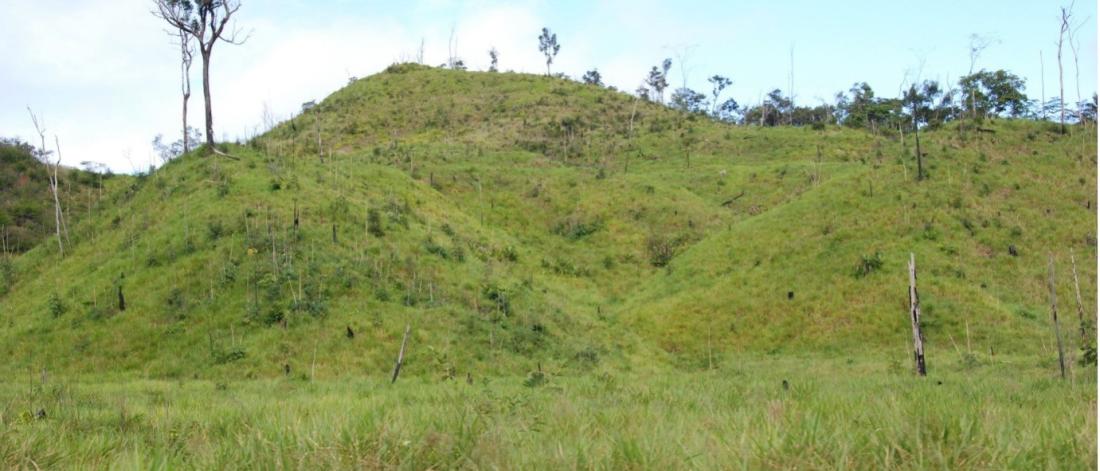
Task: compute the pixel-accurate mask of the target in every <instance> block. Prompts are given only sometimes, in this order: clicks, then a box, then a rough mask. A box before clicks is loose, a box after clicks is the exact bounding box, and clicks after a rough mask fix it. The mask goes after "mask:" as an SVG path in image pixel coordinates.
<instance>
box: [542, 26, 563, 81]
mask: <svg viewBox="0 0 1100 471" xmlns="http://www.w3.org/2000/svg"><path fill="white" fill-rule="evenodd" d="M560 50H561V45H560V44H558V35H557V34H553V33H551V32H550V30H549V29H548V28H542V34H540V35H539V52H541V53H542V54H543V55H544V56H546V75H550V64H553V63H554V57H556V56H557V55H558V51H560Z"/></svg>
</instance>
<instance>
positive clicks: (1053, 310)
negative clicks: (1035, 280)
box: [1048, 254, 1066, 379]
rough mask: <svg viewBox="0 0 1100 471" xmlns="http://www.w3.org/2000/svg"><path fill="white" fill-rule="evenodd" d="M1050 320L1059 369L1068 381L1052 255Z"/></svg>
mask: <svg viewBox="0 0 1100 471" xmlns="http://www.w3.org/2000/svg"><path fill="white" fill-rule="evenodd" d="M1048 266H1049V268H1050V277H1049V280H1048V285H1049V286H1050V318H1051V320H1053V321H1054V338H1055V339H1056V340H1057V341H1058V369H1059V370H1060V371H1061V373H1062V379H1066V351H1065V348H1064V347H1063V345H1062V329H1059V328H1058V294H1057V293H1056V292H1055V291H1054V254H1050V263H1049V265H1048Z"/></svg>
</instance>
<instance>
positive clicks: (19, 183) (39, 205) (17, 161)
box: [0, 138, 115, 290]
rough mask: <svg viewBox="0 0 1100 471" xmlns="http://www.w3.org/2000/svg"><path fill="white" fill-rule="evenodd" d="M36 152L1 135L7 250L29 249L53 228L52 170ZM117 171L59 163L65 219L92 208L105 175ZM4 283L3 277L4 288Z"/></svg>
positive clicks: (0, 225)
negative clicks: (78, 168)
mask: <svg viewBox="0 0 1100 471" xmlns="http://www.w3.org/2000/svg"><path fill="white" fill-rule="evenodd" d="M34 152H35V149H34V147H33V146H31V145H30V144H28V143H25V142H22V141H20V140H18V139H6V138H0V240H2V244H0V246H2V247H3V248H4V250H5V253H22V252H24V251H27V250H30V249H31V248H32V247H34V246H35V245H37V244H38V243H39V242H40V241H42V239H45V238H46V237H48V236H50V235H53V234H55V232H54V231H55V222H54V221H55V220H54V208H53V196H52V195H51V193H50V176H49V173H48V171H47V169H46V165H44V164H43V163H42V162H40V161H38V160H37V159H35V154H34ZM51 158H52V157H51ZM114 177H115V176H114V175H111V174H107V173H104V174H100V173H92V172H87V171H81V170H77V169H73V168H66V167H62V168H60V169H59V171H58V182H59V183H58V189H59V191H58V198H59V199H60V200H61V202H62V205H63V207H64V208H66V211H65V218H66V221H73V220H79V219H80V218H81V217H83V216H84V215H86V214H88V212H90V210H91V207H92V206H94V205H95V204H96V203H97V201H98V199H99V197H100V196H101V195H102V189H101V188H102V186H103V182H104V180H109V179H111V178H114ZM55 243H56V242H55ZM3 287H4V283H3V279H2V278H0V290H3Z"/></svg>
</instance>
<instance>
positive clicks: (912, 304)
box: [909, 253, 928, 376]
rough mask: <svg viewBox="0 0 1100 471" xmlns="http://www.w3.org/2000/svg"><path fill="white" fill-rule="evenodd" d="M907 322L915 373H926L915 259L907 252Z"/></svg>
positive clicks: (923, 374) (922, 374)
mask: <svg viewBox="0 0 1100 471" xmlns="http://www.w3.org/2000/svg"><path fill="white" fill-rule="evenodd" d="M909 322H910V323H911V324H912V327H913V361H914V362H916V367H917V374H919V375H921V376H925V375H927V374H928V371H927V369H926V368H925V365H924V335H922V334H921V331H920V298H919V297H918V296H917V259H916V256H914V255H913V254H912V253H910V254H909Z"/></svg>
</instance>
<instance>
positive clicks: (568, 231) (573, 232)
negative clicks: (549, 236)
mask: <svg viewBox="0 0 1100 471" xmlns="http://www.w3.org/2000/svg"><path fill="white" fill-rule="evenodd" d="M600 226H601V224H600V222H599V221H581V220H579V219H578V218H576V217H568V218H566V219H564V220H562V221H559V222H558V223H557V224H555V225H554V228H553V229H551V232H553V233H554V234H557V235H560V236H562V237H565V238H566V239H569V240H580V239H583V238H585V237H587V236H589V235H592V234H593V233H595V232H596V231H598V230H600Z"/></svg>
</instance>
